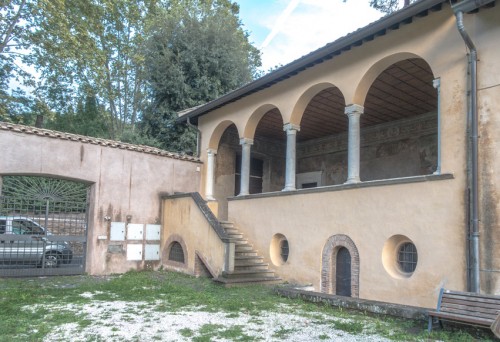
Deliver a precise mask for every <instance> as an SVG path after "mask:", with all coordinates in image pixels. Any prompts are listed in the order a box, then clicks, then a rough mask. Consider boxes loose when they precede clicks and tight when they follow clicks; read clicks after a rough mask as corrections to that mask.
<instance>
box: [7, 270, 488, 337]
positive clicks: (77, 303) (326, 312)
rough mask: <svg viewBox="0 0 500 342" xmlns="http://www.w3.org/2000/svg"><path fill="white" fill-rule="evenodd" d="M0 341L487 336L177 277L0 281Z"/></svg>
mask: <svg viewBox="0 0 500 342" xmlns="http://www.w3.org/2000/svg"><path fill="white" fill-rule="evenodd" d="M0 291H1V293H0V340H1V341H44V340H46V341H141V342H142V341H214V340H218V341H259V340H260V341H283V340H289V341H298V340H300V341H344V340H351V341H386V340H395V341H434V340H443V341H477V340H488V339H493V335H492V334H489V333H488V331H487V330H475V329H464V328H457V327H453V328H452V327H450V326H447V328H446V329H445V330H440V329H437V330H435V331H433V332H432V334H430V335H429V334H427V331H426V322H422V321H419V322H415V321H408V320H403V319H398V318H393V317H387V316H374V315H368V314H363V313H360V312H354V311H346V310H342V309H339V308H331V307H326V306H322V305H317V304H313V303H308V302H304V301H301V300H291V299H287V298H282V297H279V296H277V295H276V294H275V293H274V292H273V289H272V287H266V286H242V287H234V288H224V287H222V286H219V285H216V284H214V283H213V282H212V281H210V280H208V279H204V278H194V277H190V276H186V275H182V274H178V273H172V272H165V271H158V272H149V271H148V272H128V273H126V274H123V275H114V276H109V277H91V276H74V277H50V278H29V279H26V278H24V279H0Z"/></svg>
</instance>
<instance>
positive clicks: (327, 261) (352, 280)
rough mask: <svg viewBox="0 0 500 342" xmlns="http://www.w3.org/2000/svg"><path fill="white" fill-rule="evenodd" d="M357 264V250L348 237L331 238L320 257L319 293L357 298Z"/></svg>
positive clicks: (339, 235) (338, 235)
mask: <svg viewBox="0 0 500 342" xmlns="http://www.w3.org/2000/svg"><path fill="white" fill-rule="evenodd" d="M359 262H360V261H359V253H358V248H357V247H356V245H355V244H354V242H353V241H352V240H351V238H350V237H349V236H347V235H343V234H337V235H333V236H331V237H330V238H329V239H328V241H327V242H326V244H325V247H324V248H323V253H322V257H321V289H320V291H321V292H323V293H328V294H337V295H341V296H350V297H359Z"/></svg>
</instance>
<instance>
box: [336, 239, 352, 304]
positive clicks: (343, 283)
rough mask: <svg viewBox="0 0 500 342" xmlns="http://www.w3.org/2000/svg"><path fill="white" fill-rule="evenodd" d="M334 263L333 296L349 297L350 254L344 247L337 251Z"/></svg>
mask: <svg viewBox="0 0 500 342" xmlns="http://www.w3.org/2000/svg"><path fill="white" fill-rule="evenodd" d="M336 259H337V260H336V263H335V294H336V295H337V296H346V297H350V296H351V254H350V253H349V250H348V249H347V248H345V247H340V248H339V249H338V250H337V257H336Z"/></svg>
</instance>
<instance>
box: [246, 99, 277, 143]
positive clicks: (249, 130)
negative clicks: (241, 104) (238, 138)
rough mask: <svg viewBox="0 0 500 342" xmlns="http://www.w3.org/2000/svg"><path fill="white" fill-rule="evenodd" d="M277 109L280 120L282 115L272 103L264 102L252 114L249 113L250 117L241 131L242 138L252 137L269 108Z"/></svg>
mask: <svg viewBox="0 0 500 342" xmlns="http://www.w3.org/2000/svg"><path fill="white" fill-rule="evenodd" d="M275 108H276V109H278V112H279V113H280V115H281V120H284V119H283V115H282V114H281V111H280V110H279V108H278V107H276V106H275V105H272V104H265V105H262V106H260V107H259V108H257V109H256V110H255V111H254V112H253V113H252V115H250V118H249V119H248V121H247V123H246V126H245V130H244V132H243V138H248V139H253V138H254V136H255V130H256V129H257V126H258V125H259V122H260V120H261V119H262V117H263V116H264V115H266V113H268V112H269V111H270V110H273V109H275Z"/></svg>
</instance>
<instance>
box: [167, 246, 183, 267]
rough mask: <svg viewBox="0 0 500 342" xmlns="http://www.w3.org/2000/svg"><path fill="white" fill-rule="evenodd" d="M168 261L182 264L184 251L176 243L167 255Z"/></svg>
mask: <svg viewBox="0 0 500 342" xmlns="http://www.w3.org/2000/svg"><path fill="white" fill-rule="evenodd" d="M168 260H171V261H177V262H180V263H184V250H183V249H182V246H181V244H180V243H178V242H173V243H172V245H171V246H170V252H169V253H168Z"/></svg>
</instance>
